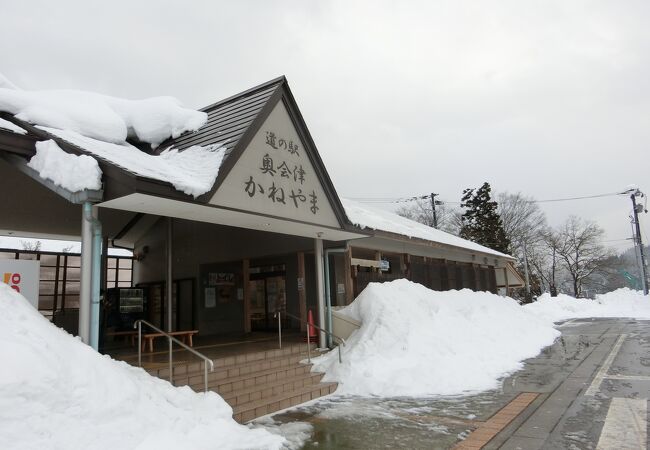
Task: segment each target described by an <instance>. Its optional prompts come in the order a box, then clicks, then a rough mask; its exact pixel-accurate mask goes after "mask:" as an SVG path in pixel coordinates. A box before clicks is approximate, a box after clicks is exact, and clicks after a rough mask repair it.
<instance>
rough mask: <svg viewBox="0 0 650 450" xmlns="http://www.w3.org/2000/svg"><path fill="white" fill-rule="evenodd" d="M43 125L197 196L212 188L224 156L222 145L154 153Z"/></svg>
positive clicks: (143, 174) (112, 160) (116, 162)
mask: <svg viewBox="0 0 650 450" xmlns="http://www.w3.org/2000/svg"><path fill="white" fill-rule="evenodd" d="M39 128H41V129H43V130H44V131H47V132H48V133H50V134H52V135H54V136H57V137H59V138H61V139H63V140H65V141H67V142H69V143H71V144H74V145H76V146H77V147H80V148H82V149H84V150H86V151H87V152H89V153H92V154H93V155H95V156H97V157H99V158H101V159H103V160H106V161H108V162H110V163H112V164H114V165H116V166H118V167H121V168H123V169H125V170H127V171H129V172H131V173H133V174H135V175H138V176H141V177H145V178H151V179H154V180H159V181H164V182H167V183H171V184H172V185H173V186H174V187H175V188H176V189H178V190H179V191H182V192H184V193H186V194H188V195H192V196H194V197H198V196H199V195H201V194H204V193H206V192H208V191H209V190H210V189H211V188H212V185H213V184H214V181H215V180H216V178H217V175H218V174H219V168H220V167H221V163H222V161H223V156H224V148H223V147H222V146H221V145H219V144H215V145H208V146H205V147H201V146H194V147H190V148H188V149H186V150H184V151H182V152H179V151H178V150H176V149H173V148H172V149H167V150H165V151H163V152H162V153H160V154H159V155H151V154H149V153H145V152H143V151H141V150H139V149H138V148H136V147H134V146H133V145H131V144H128V143H126V142H125V143H123V144H113V143H110V142H105V141H100V140H97V139H93V138H90V137H87V136H83V135H81V134H79V133H77V132H75V131H71V130H57V129H55V128H47V127H39Z"/></svg>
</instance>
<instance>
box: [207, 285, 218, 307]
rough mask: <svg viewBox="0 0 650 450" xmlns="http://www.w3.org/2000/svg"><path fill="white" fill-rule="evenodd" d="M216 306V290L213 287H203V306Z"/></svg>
mask: <svg viewBox="0 0 650 450" xmlns="http://www.w3.org/2000/svg"><path fill="white" fill-rule="evenodd" d="M215 306H217V290H216V289H215V288H213V287H208V288H205V307H206V308H214V307H215Z"/></svg>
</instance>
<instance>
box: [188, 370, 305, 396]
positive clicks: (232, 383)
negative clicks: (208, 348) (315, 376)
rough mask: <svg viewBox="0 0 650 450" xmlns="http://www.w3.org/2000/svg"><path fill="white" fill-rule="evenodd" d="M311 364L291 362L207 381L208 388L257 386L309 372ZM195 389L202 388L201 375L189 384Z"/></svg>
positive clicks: (227, 390) (222, 389)
mask: <svg viewBox="0 0 650 450" xmlns="http://www.w3.org/2000/svg"><path fill="white" fill-rule="evenodd" d="M310 369H311V365H309V364H299V363H296V364H291V365H289V366H282V367H276V368H272V369H267V370H260V371H256V372H252V373H248V374H245V375H240V376H236V377H228V378H224V379H220V380H212V381H208V388H209V389H210V390H214V391H216V392H219V393H222V394H225V393H228V392H231V391H236V390H239V389H244V388H249V387H252V386H259V385H263V384H266V383H274V382H276V381H278V380H281V379H283V378H289V377H295V376H298V375H304V374H307V373H310ZM189 386H190V387H191V388H192V389H194V390H195V391H201V390H203V388H204V381H203V377H200V378H199V379H198V380H197V382H196V383H192V384H190V385H189Z"/></svg>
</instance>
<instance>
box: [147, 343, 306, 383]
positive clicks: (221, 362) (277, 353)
mask: <svg viewBox="0 0 650 450" xmlns="http://www.w3.org/2000/svg"><path fill="white" fill-rule="evenodd" d="M311 348H312V351H313V353H312V356H318V355H319V352H317V351H316V347H315V344H311ZM199 350H200V349H199ZM296 355H303V358H304V359H306V358H307V345H306V344H289V345H285V346H284V347H283V348H282V349H273V350H264V351H260V352H250V353H243V354H240V355H232V356H226V357H223V358H216V359H214V360H213V362H214V369H215V371H216V370H217V369H221V368H231V367H235V366H241V365H243V364H246V363H254V362H259V361H264V360H276V359H282V358H283V357H287V356H296ZM147 372H149V373H150V374H151V375H153V376H156V377H159V378H169V368H168V367H167V366H165V367H160V368H153V369H147ZM202 373H203V362H202V361H198V360H193V361H191V362H187V361H179V362H175V363H174V378H176V376H177V375H188V374H189V375H194V374H202Z"/></svg>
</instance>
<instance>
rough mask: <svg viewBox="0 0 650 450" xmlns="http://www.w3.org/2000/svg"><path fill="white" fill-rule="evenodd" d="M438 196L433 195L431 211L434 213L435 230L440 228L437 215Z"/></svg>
mask: <svg viewBox="0 0 650 450" xmlns="http://www.w3.org/2000/svg"><path fill="white" fill-rule="evenodd" d="M437 196H438V194H434V193H433V192H432V193H431V211H433V228H438V216H437V214H436V197H437Z"/></svg>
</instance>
